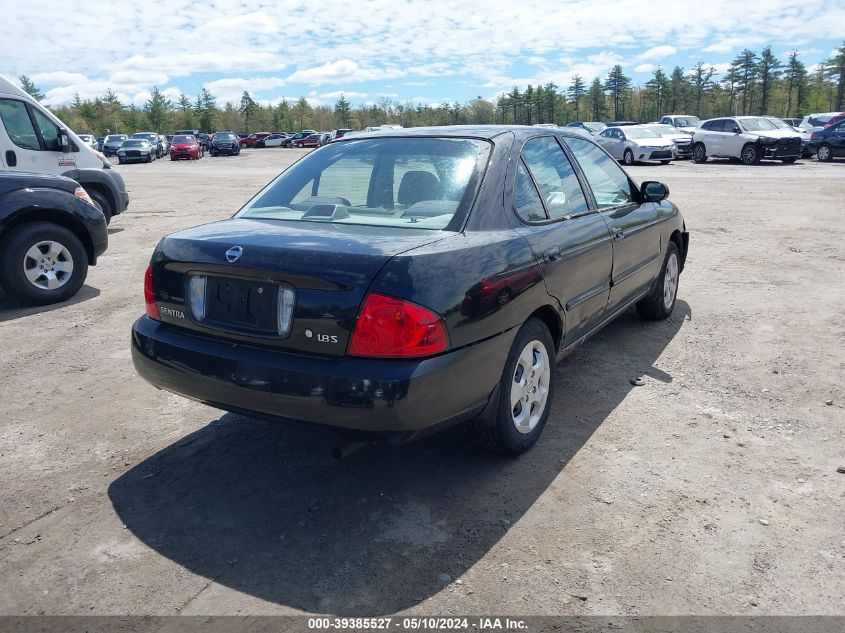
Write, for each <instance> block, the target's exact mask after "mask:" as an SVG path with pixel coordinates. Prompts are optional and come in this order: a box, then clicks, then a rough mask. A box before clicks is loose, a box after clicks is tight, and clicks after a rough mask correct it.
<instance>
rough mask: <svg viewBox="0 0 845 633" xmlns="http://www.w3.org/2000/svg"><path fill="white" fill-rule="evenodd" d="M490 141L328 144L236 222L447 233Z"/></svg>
mask: <svg viewBox="0 0 845 633" xmlns="http://www.w3.org/2000/svg"><path fill="white" fill-rule="evenodd" d="M489 149H490V144H489V143H486V142H484V141H478V140H472V139H462V138H448V139H447V138H409V137H401V138H376V139H361V140H357V141H345V142H342V143H332V144H330V145H326V146H325V147H324V148H323V149H321V150H320V151H319V152H314V153H312V154H309V155H308V156H307V157H305V158H304V159H302V160H301V161H299V162H298V163H296V164H295V165H294V166H293V167H291V168H290V169H288V170H287V171H286V172H284V173H283V174H282V175H281V176H279V177H278V178H277V179H276V180H275V181H273V182H272V183H270V185H268V186H267V188H266V189H264V191H262V192H261V193H259V194H258V195H257V196H256V197H255V198H254V199H253V200H252V201H251V202H250V203H249V204H247V205H246V206H245V207H244V208H243V209H242V210H241V211H240V213H238V217H242V218H261V219H274V220H298V221H306V222H337V223H340V224H367V225H372V226H395V227H404V228H411V229H446V228H449V229H453V228H454V227H450V226H449V225H450V222H451V221H452V219H453V218H454V217H455V216H456V215H457V214H458V213H459V212H461V213H463V212H464V211H465V210H466V209H467V208H468V206H469V204H471V202H472V198H473V196H474V195H475V190H476V188H477V186H478V183H479V182H480V180H481V177H482V175H483V169H484V165H485V163H486V156H487V153H488V152H489Z"/></svg>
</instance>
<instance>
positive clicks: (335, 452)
mask: <svg viewBox="0 0 845 633" xmlns="http://www.w3.org/2000/svg"><path fill="white" fill-rule="evenodd" d="M366 445H367V443H366V442H350V443H349V444H344V445H343V446H335V447H334V448H332V457H333V458H334V459H337V460H340V459H343V458H345V457H349V456H350V455H352V453H355V452H357V451H359V450H361V449H362V448H364V447H365V446H366Z"/></svg>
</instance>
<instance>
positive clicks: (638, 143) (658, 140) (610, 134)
mask: <svg viewBox="0 0 845 633" xmlns="http://www.w3.org/2000/svg"><path fill="white" fill-rule="evenodd" d="M595 140H596V142H598V143H599V145H601V146H602V147H603V148H604V149H605V150H607V153H608V154H610V155H611V156H613V158H615V159H616V160H619V161H622V162H623V163H625V164H626V165H633V164H635V163H646V162H657V161H659V162H660V163H662V164H664V165H667V164H668V163H670V162H671V161H672V159H673V158H675V144H674V143H673V141H672V139H671V138H666V137H664V136H662V135H660V134H659V133H658V132H656V131H654V130H651V129H649V128H648V127H646V126H643V125H629V126H625V127H624V128H622V127H608V128H607V129H605V130H603V131H602V132H601V134H598V135H597V136H596V137H595Z"/></svg>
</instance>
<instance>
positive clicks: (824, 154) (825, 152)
mask: <svg viewBox="0 0 845 633" xmlns="http://www.w3.org/2000/svg"><path fill="white" fill-rule="evenodd" d="M816 158H818V159H819V160H821V161H827V160H830V148H829V147H828V146H827V145H822V146H821V147H820V148H819V149H818V152H817V153H816Z"/></svg>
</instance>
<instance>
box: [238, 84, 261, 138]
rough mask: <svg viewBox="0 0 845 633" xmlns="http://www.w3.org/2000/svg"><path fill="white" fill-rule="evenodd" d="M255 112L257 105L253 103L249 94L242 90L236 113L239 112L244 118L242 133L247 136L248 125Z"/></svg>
mask: <svg viewBox="0 0 845 633" xmlns="http://www.w3.org/2000/svg"><path fill="white" fill-rule="evenodd" d="M257 111H258V104H257V103H255V101H253V100H252V97H250V96H249V93H248V92H247V91H246V90H244V92H243V94H242V95H241V106H240V108H238V112H240V113H241V116H242V117H243V118H244V132H246V133H247V134H249V123H250V121H251V120H252V118H253V117H254V116H255V113H256V112H257Z"/></svg>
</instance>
